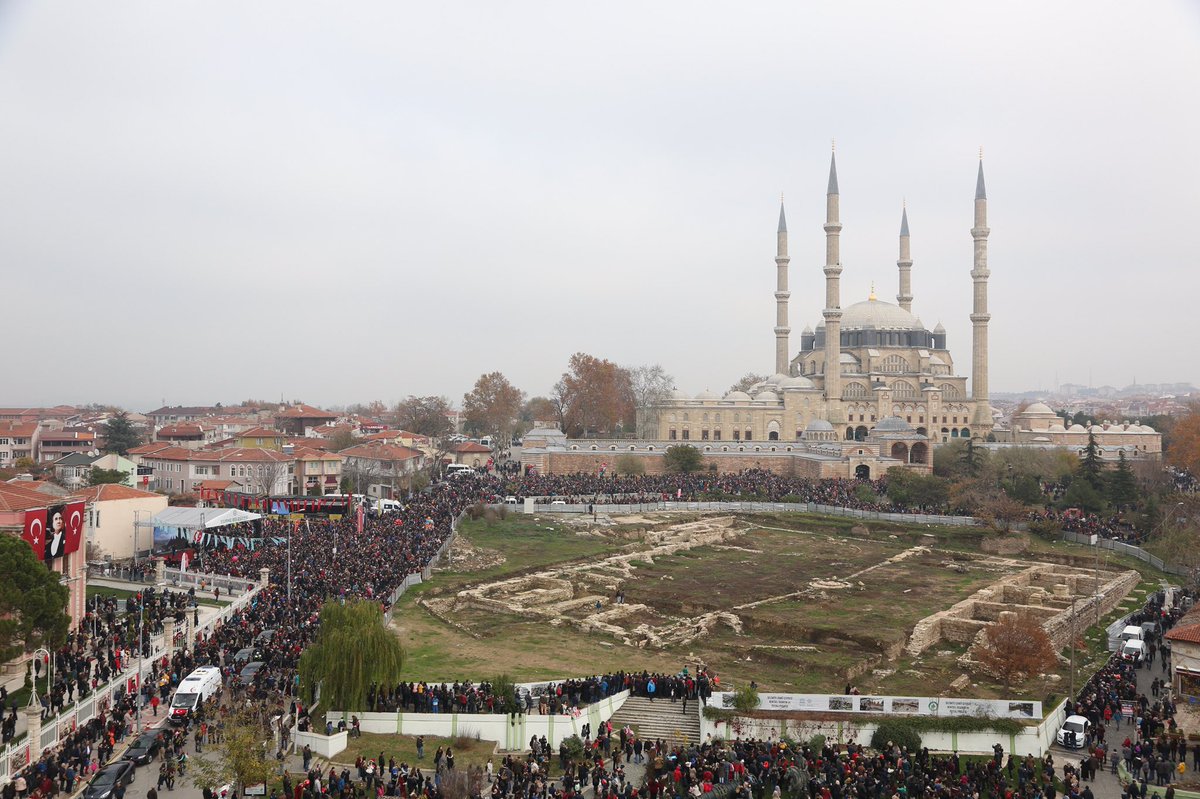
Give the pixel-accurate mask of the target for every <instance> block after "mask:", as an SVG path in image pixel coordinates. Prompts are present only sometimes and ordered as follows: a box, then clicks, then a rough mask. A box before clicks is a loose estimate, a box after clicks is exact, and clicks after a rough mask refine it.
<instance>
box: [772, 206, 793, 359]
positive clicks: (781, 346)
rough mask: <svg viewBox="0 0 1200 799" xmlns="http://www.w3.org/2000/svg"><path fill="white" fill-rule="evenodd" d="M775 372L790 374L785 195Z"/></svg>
mask: <svg viewBox="0 0 1200 799" xmlns="http://www.w3.org/2000/svg"><path fill="white" fill-rule="evenodd" d="M775 241H776V244H775V270H776V272H775V374H785V375H786V374H789V371H788V368H789V367H788V364H789V362H790V361H791V357H790V353H789V351H788V335H789V334H790V333H791V332H792V329H791V328H790V327H788V297H790V296H792V295H791V293H790V292H789V291H788V262H789V261H790V260H791V259H790V258H788V242H787V219H786V218H785V217H784V215H783V197H780V198H779V231H778V232H777V233H776V235H775Z"/></svg>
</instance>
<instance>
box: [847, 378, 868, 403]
mask: <svg viewBox="0 0 1200 799" xmlns="http://www.w3.org/2000/svg"><path fill="white" fill-rule="evenodd" d="M842 397H843V398H844V399H866V398H867V387H866V386H864V385H863V384H862V383H858V382H852V383H847V384H846V387H845V388H843V389H842Z"/></svg>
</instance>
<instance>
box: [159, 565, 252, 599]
mask: <svg viewBox="0 0 1200 799" xmlns="http://www.w3.org/2000/svg"><path fill="white" fill-rule="evenodd" d="M165 576H166V581H167V585H170V586H171V587H173V588H195V589H196V590H197V591H199V590H202V589H203V590H205V591H211V590H213V589H214V588H220V589H221V591H222V592H224V593H226V594H228V595H233V594H240V593H243V592H245V591H249V590H251V588H253V586H255V585H258V581H257V580H250V579H248V578H245V577H231V576H229V575H227V574H201V573H198V572H193V571H186V572H185V571H180V570H179V569H172V568H168V569H166V575H165Z"/></svg>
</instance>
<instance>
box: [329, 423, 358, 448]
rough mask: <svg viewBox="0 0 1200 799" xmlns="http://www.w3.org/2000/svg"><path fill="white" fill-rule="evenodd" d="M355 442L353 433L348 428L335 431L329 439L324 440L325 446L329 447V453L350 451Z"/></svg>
mask: <svg viewBox="0 0 1200 799" xmlns="http://www.w3.org/2000/svg"><path fill="white" fill-rule="evenodd" d="M356 442H357V439H356V438H355V437H354V433H352V432H351V431H350V429H349V428H346V427H342V428H339V429H338V430H337V432H335V433H334V434H333V435H331V436H330V437H329V438H327V439H325V446H327V447H329V451H330V452H341V451H342V450H344V449H350V447H353V446H354V444H355V443H356Z"/></svg>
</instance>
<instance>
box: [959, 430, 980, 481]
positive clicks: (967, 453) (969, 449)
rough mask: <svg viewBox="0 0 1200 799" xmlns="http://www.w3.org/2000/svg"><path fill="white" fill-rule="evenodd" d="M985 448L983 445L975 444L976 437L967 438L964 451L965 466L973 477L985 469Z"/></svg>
mask: <svg viewBox="0 0 1200 799" xmlns="http://www.w3.org/2000/svg"><path fill="white" fill-rule="evenodd" d="M984 457H985V455H984V450H983V448H982V447H977V446H975V440H974V439H968V440H967V446H966V449H964V450H963V453H962V462H963V468H964V469H965V470H966V472H967V474H968V475H970V476H971V477H978V476H979V472H980V471H981V470H982V469H983V459H984Z"/></svg>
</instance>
